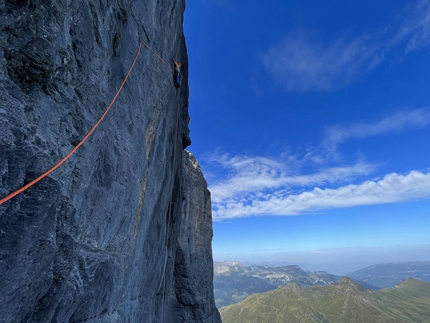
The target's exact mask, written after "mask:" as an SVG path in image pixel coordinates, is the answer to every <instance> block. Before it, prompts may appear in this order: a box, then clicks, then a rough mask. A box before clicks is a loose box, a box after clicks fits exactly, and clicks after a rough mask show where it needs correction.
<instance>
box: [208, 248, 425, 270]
mask: <svg viewBox="0 0 430 323" xmlns="http://www.w3.org/2000/svg"><path fill="white" fill-rule="evenodd" d="M214 260H215V261H230V260H238V261H241V262H244V263H255V264H259V265H268V266H283V265H293V264H294V265H298V266H300V267H301V268H302V269H304V270H307V271H318V270H323V271H327V272H329V273H331V274H334V275H346V274H348V273H350V272H353V271H355V270H358V269H361V268H364V267H367V266H371V265H374V264H378V263H388V262H403V261H430V245H419V246H398V247H354V248H337V249H319V250H309V251H296V252H278V253H276V252H272V253H270V252H267V253H263V252H261V251H260V252H257V251H256V252H255V253H251V252H249V253H244V254H214Z"/></svg>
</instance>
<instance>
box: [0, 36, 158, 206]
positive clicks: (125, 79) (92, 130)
mask: <svg viewBox="0 0 430 323" xmlns="http://www.w3.org/2000/svg"><path fill="white" fill-rule="evenodd" d="M142 43H143V42H142V41H141V42H140V44H139V48H138V50H137V54H136V56H135V58H134V60H133V63H132V64H131V67H130V69H129V70H128V73H127V75H126V76H125V78H124V80H123V81H122V83H121V86H120V87H119V89H118V91H117V92H116V94H115V96H114V98H113V99H112V101H111V102H110V104H109V106H108V107H107V108H106V111H105V112H104V113H103V115H102V116H101V118H100V119H99V121H97V123H96V124H95V125H94V127H93V128H92V129H91V130H90V132H88V133H87V135H86V136H85V137H84V139H82V140H81V142H80V143H79V144H78V145H77V146H76V147H75V148H74V149H73V150H72V151H70V152H69V153H68V154H67V155H66V157H64V158H63V159H62V160H60V161H59V162H58V163H57V164H56V165H55V166H53V167H52V168H51V169H50V170H48V171H47V172H45V173H44V174H42V175H40V176H39V177H38V178H36V179H35V180H33V181H31V182H30V183H28V184H27V185H25V186H23V187H22V188H20V189H18V190H16V191H15V192H13V193H11V194H10V195H8V196H6V197H5V198H3V199H1V200H0V205H1V204H3V203H5V202H7V201H9V200H10V199H12V198H13V197H15V196H17V195H18V194H20V193H22V192H24V191H25V190H26V189H28V188H29V187H31V186H33V185H34V184H36V183H37V182H39V181H40V180H41V179H43V178H45V177H46V176H48V175H49V174H51V173H52V172H53V171H54V170H56V169H57V168H58V167H60V166H61V165H62V164H63V163H64V162H65V161H66V160H67V159H69V158H70V156H72V155H73V154H74V153H75V152H76V150H78V148H79V147H81V146H82V144H83V143H84V142H85V141H86V140H87V139H88V138H89V137H90V136H91V135H92V133H93V132H94V131H95V130H96V128H97V127H98V126H99V124H100V123H101V122H102V120H103V119H104V117H105V116H106V115H107V113H108V112H109V110H110V108H111V107H112V105H113V104H114V103H115V101H116V99H117V98H118V96H119V94H120V93H121V91H122V89H123V87H124V85H125V82H126V81H127V79H128V77H129V76H130V73H131V71H132V70H133V68H134V65H135V64H136V61H137V58H138V57H139V55H140V48H141V47H142ZM157 56H158V55H157Z"/></svg>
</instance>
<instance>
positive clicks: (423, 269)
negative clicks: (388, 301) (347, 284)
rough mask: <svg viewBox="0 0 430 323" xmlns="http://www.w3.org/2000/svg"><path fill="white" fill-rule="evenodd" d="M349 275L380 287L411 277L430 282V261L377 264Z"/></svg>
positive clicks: (390, 285) (392, 284) (389, 285)
mask: <svg viewBox="0 0 430 323" xmlns="http://www.w3.org/2000/svg"><path fill="white" fill-rule="evenodd" d="M348 277H350V278H352V279H355V280H359V281H361V282H365V283H367V284H370V285H373V286H377V287H379V288H386V287H394V286H396V285H397V284H398V282H399V281H401V280H403V279H407V278H410V277H412V278H416V279H419V280H424V281H428V282H430V261H410V262H393V263H387V264H376V265H373V266H369V267H366V268H363V269H360V270H357V271H354V272H352V273H350V274H349V275H348Z"/></svg>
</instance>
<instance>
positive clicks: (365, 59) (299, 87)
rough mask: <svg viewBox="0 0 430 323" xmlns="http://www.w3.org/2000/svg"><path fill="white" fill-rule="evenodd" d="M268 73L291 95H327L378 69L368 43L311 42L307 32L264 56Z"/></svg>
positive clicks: (359, 39) (341, 40)
mask: <svg viewBox="0 0 430 323" xmlns="http://www.w3.org/2000/svg"><path fill="white" fill-rule="evenodd" d="M262 60H263V65H264V67H265V68H266V71H267V72H268V73H269V74H271V75H272V76H273V77H274V78H275V79H277V80H278V81H280V82H281V83H283V84H285V86H286V88H287V90H288V91H298V92H302V91H309V90H310V91H312V90H316V91H328V90H331V89H333V88H337V87H338V86H340V85H343V84H347V83H349V82H350V81H351V80H352V79H353V78H355V77H356V75H357V74H358V73H359V72H360V70H362V69H363V67H364V68H365V69H368V68H372V67H374V66H376V65H377V60H376V47H375V46H373V45H371V44H369V42H368V40H366V39H364V38H363V39H361V38H357V39H354V40H352V41H349V42H347V41H345V40H343V39H339V40H337V41H335V42H334V43H332V44H324V43H322V42H318V41H312V40H311V39H310V38H309V35H308V34H307V33H305V32H300V33H295V34H290V35H289V36H288V37H287V38H286V39H285V40H283V41H282V42H281V43H279V44H276V45H274V46H272V47H270V48H269V50H268V52H267V53H266V54H264V55H263V56H262Z"/></svg>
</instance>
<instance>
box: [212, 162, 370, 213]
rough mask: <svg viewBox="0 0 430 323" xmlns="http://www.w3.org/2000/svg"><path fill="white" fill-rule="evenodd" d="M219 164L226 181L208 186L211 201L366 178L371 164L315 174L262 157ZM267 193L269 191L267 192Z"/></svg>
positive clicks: (325, 170) (328, 169) (273, 193)
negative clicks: (361, 177)
mask: <svg viewBox="0 0 430 323" xmlns="http://www.w3.org/2000/svg"><path fill="white" fill-rule="evenodd" d="M218 161H219V162H220V163H221V164H222V165H223V167H224V168H225V169H226V170H227V171H228V172H229V175H228V178H227V179H225V180H223V181H221V182H218V183H215V184H213V185H211V187H210V191H211V193H212V202H213V203H214V205H215V206H216V205H217V203H225V202H226V201H240V200H243V201H246V202H245V203H250V201H251V200H252V198H261V197H263V196H266V195H267V194H270V196H276V195H278V194H285V193H286V192H291V189H292V188H293V187H297V186H300V187H306V186H309V185H322V184H333V183H336V182H345V181H348V180H351V179H353V178H357V177H358V176H362V175H368V174H369V173H371V172H372V171H373V170H374V167H373V166H372V165H369V164H366V163H357V164H355V165H352V166H348V167H332V168H326V169H323V170H321V171H319V172H316V173H314V174H306V175H302V174H297V173H296V172H295V171H294V170H293V169H291V168H290V167H289V165H287V164H283V163H282V162H281V161H278V160H275V159H269V158H262V157H246V156H235V157H232V158H230V157H229V156H228V155H222V156H220V157H219V159H218ZM269 191H270V192H269Z"/></svg>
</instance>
